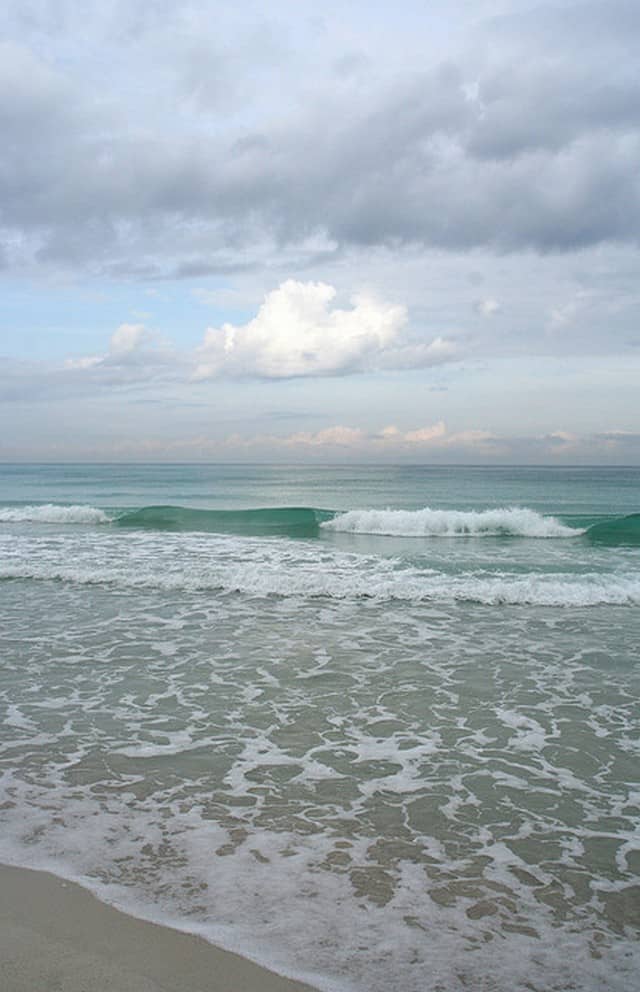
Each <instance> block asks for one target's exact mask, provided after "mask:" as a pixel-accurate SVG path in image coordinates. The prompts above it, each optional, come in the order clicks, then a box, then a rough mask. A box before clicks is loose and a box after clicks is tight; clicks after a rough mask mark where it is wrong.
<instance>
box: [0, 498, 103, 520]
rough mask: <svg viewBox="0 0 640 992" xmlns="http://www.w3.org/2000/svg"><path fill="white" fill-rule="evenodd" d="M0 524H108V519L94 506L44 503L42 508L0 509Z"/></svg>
mask: <svg viewBox="0 0 640 992" xmlns="http://www.w3.org/2000/svg"><path fill="white" fill-rule="evenodd" d="M0 522H2V523H12V524H20V523H36V524H106V523H109V517H108V516H107V514H106V513H105V512H104V510H99V509H98V508H97V507H95V506H84V505H77V506H61V505H59V504H57V503H45V504H43V505H42V506H4V507H0Z"/></svg>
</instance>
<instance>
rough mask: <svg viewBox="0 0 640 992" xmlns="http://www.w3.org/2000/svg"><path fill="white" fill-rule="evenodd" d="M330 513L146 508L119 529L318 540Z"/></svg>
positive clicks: (122, 520) (295, 509) (120, 522)
mask: <svg viewBox="0 0 640 992" xmlns="http://www.w3.org/2000/svg"><path fill="white" fill-rule="evenodd" d="M332 516H333V513H332V512H331V511H330V510H317V509H314V508H313V507H306V506H294V507H274V508H267V509H259V510H191V509H187V508H186V507H182V506H145V507H144V508H143V509H141V510H133V511H132V512H131V513H125V514H124V515H123V516H121V517H118V518H117V520H115V521H114V523H115V524H116V525H117V526H118V527H136V528H138V529H148V530H169V531H212V532H215V533H216V534H242V535H256V536H259V537H268V536H269V535H276V534H282V535H285V536H286V537H317V536H318V530H319V526H320V524H321V522H322V521H323V520H329V519H331V517H332Z"/></svg>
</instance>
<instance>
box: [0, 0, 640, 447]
mask: <svg viewBox="0 0 640 992" xmlns="http://www.w3.org/2000/svg"><path fill="white" fill-rule="evenodd" d="M0 136H1V140H0V422H1V423H2V425H3V429H2V431H0V460H3V461H20V460H39V461H83V460H87V461H200V460H203V461H220V462H226V461H240V462H242V461H249V462H255V461H276V462H298V461H300V462H333V463H335V462H345V461H348V462H350V461H358V462H393V463H402V462H410V463H476V464H479V463H487V464H505V463H506V464H509V463H516V464H517V463H522V464H570V463H571V464H594V463H602V464H640V321H639V317H640V253H639V250H638V248H639V239H640V4H639V3H638V2H637V0H606V2H601V0H591V2H565V0H551V2H549V3H533V2H530V0H431V2H429V0H422V2H409V0H400V2H399V3H397V4H389V3H388V2H384V3H383V2H378V0H366V2H364V0H341V2H334V0H324V2H323V3H322V4H319V3H317V2H314V3H311V2H307V0H296V2H295V3H293V2H292V0H288V2H282V0H272V2H271V3H269V4H258V3H254V2H252V0H242V2H240V3H237V4H233V5H231V4H226V3H221V2H214V0H208V2H207V0H191V2H182V0H171V2H169V0H145V2H144V3H142V2H141V0H127V2H125V0H99V2H94V0H82V2H80V0H17V2H14V0H5V3H3V5H2V10H1V12H0Z"/></svg>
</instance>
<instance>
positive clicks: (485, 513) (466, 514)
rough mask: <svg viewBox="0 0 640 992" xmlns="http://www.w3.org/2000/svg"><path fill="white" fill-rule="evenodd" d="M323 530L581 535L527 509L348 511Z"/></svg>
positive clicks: (393, 534)
mask: <svg viewBox="0 0 640 992" xmlns="http://www.w3.org/2000/svg"><path fill="white" fill-rule="evenodd" d="M320 526H321V527H323V528H325V529H326V530H333V531H339V532H340V533H350V534H379V535H381V536H387V537H489V536H509V537H535V538H553V537H556V538H557V537H577V536H578V535H580V534H582V533H584V531H582V530H579V529H577V528H574V527H567V526H566V525H565V524H562V523H560V521H559V520H556V518H555V517H543V516H542V515H541V514H540V513H536V511H535V510H530V509H528V508H527V507H503V508H501V509H496V510H432V509H430V508H429V507H425V508H424V509H422V510H348V511H347V512H346V513H340V514H338V515H337V516H335V517H334V518H333V519H332V520H327V521H325V522H324V523H322V524H321V525H320Z"/></svg>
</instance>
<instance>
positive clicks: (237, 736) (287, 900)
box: [0, 466, 640, 992]
mask: <svg viewBox="0 0 640 992" xmlns="http://www.w3.org/2000/svg"><path fill="white" fill-rule="evenodd" d="M0 478H1V479H2V482H3V484H2V490H1V492H0V495H1V496H2V499H3V503H2V504H1V505H0V578H2V580H3V581H0V597H1V600H0V603H1V608H0V618H1V621H2V641H3V647H2V667H1V670H0V715H3V717H4V724H3V727H2V737H1V740H2V747H1V749H0V759H1V761H2V765H1V767H2V769H3V773H2V780H1V781H2V786H1V788H2V800H1V808H0V819H1V821H2V831H1V833H0V857H2V858H3V859H4V860H7V861H12V862H14V863H20V864H29V865H33V866H41V867H48V868H50V869H53V870H55V871H57V872H58V873H59V874H63V875H67V876H68V877H73V878H76V879H80V880H82V881H84V883H85V884H88V885H89V886H90V887H91V888H93V889H94V891H97V892H98V893H99V894H101V895H102V896H103V897H104V898H107V899H109V900H110V901H113V902H116V903H117V904H119V905H121V906H123V907H126V908H129V909H133V910H134V911H136V912H138V913H140V914H142V915H145V916H148V917H151V918H154V919H161V920H166V921H171V922H174V923H178V924H179V925H181V926H183V927H186V928H188V929H192V930H194V931H196V932H200V933H203V934H205V935H206V936H208V937H209V938H210V939H212V940H215V941H216V942H218V943H221V944H223V945H225V946H229V947H233V948H236V949H239V950H241V951H243V952H245V953H247V954H249V955H251V956H253V957H255V958H257V959H258V960H261V961H264V962H265V963H268V964H271V965H273V966H275V967H277V968H279V969H280V970H284V971H286V972H287V973H289V974H295V975H300V976H303V977H304V976H307V977H308V976H312V977H313V979H314V980H315V982H316V983H317V984H319V985H321V986H322V987H324V988H327V989H330V988H331V989H349V988H353V989H363V990H365V989H366V990H373V992H376V990H383V989H384V990H388V989H394V990H396V989H397V990H399V992H414V990H415V992H418V990H420V992H422V990H434V992H435V990H440V989H442V990H445V989H446V990H447V992H457V990H463V989H468V988H473V989H487V990H488V989H495V990H505V992H506V990H511V989H513V988H531V989H535V990H540V992H543V990H544V992H550V990H555V989H567V988H572V987H575V988H576V989H577V988H579V989H587V990H596V989H598V990H605V989H606V990H609V989H612V990H613V989H615V990H623V989H624V990H625V992H626V990H628V989H629V988H630V987H631V981H632V978H631V976H632V975H633V974H634V973H637V968H638V965H640V960H639V954H638V950H637V948H638V943H637V936H638V929H639V928H640V877H639V876H640V830H639V828H638V823H639V814H640V782H639V776H638V767H640V765H639V762H638V758H639V751H640V746H639V743H638V742H639V739H640V733H639V731H640V727H639V723H640V708H639V707H638V690H639V678H638V675H639V666H638V657H639V646H640V620H639V615H638V605H639V604H640V549H639V548H638V546H637V545H636V544H634V543H633V534H634V524H633V520H632V521H631V524H629V523H626V524H624V528H626V532H627V533H628V534H631V537H630V538H629V537H628V538H627V540H626V543H625V542H623V543H613V542H611V541H610V542H609V543H607V542H606V541H605V542H594V541H592V540H590V539H589V528H591V527H594V526H595V527H598V526H602V525H603V524H604V525H606V526H608V527H610V526H611V525H612V524H614V525H615V526H617V530H616V533H617V535H618V537H619V535H620V529H621V526H622V525H620V524H619V523H616V522H618V521H621V520H624V518H628V517H629V515H630V514H632V513H633V512H634V511H635V510H636V509H637V508H638V504H637V502H636V498H637V494H638V484H639V483H640V472H639V471H638V470H603V469H599V470H575V469H574V470H567V471H564V470H559V469H555V470H532V469H522V470H517V469H509V470H479V469H437V470H429V469H385V468H379V467H378V468H362V469H349V470H346V469H344V468H342V469H337V470H332V469H325V470H319V469H285V468H263V467H249V468H246V469H243V468H240V467H232V468H228V467H227V468H220V469H219V468H216V467H206V466H197V467H191V466H180V467H178V466H170V467H161V466H146V467H137V468H135V469H133V470H128V469H126V468H124V467H123V466H119V467H108V466H96V467H93V466H79V467H58V468H55V467H51V466H47V467H31V468H25V467H9V468H7V467H3V468H2V469H1V470H0ZM51 506H53V507H54V508H55V509H53V510H52V509H50V507H51ZM78 506H81V507H83V509H82V510H77V509H75V508H76V507H78ZM151 506H155V507H158V506H161V507H181V508H182V511H184V512H181V513H177V514H176V513H175V512H174V513H173V514H172V515H170V516H171V523H170V529H165V527H164V524H166V520H167V517H166V511H163V512H164V517H162V515H161V520H160V524H161V526H158V516H157V513H155V511H154V513H146V517H145V516H144V515H143V519H142V521H140V519H138V524H139V526H136V525H135V518H134V519H133V521H132V520H131V519H129V520H128V521H123V517H126V516H128V515H130V514H132V513H133V514H135V513H138V514H139V512H140V510H142V509H143V508H144V507H151ZM290 506H297V507H302V508H306V513H307V515H306V516H305V517H304V521H303V522H304V527H305V528H306V530H305V532H304V533H303V534H302V535H300V533H299V531H296V530H295V529H294V531H293V532H292V530H291V519H290V518H289V517H288V516H287V513H286V511H285V513H284V514H283V513H280V514H279V515H278V514H276V517H277V518H278V520H277V525H278V528H279V529H278V530H276V532H275V533H274V530H273V520H274V516H273V515H271V516H269V517H268V521H267V522H268V524H269V526H268V527H266V526H265V519H264V517H263V518H256V516H255V515H249V516H248V517H247V515H244V516H243V515H242V514H238V511H239V510H246V509H257V508H261V507H283V508H284V507H290ZM88 507H89V508H90V509H87V508H88ZM425 507H429V511H427V510H425ZM70 508H71V509H70ZM318 508H322V509H323V510H324V511H327V512H326V513H325V514H324V515H323V514H320V515H318V514H317V512H316V511H317V510H318ZM194 509H199V510H207V511H215V512H214V513H213V514H212V515H208V516H206V523H207V526H206V527H198V520H200V521H201V522H202V518H201V517H200V518H199V517H198V516H197V515H196V516H195V517H194V516H193V515H190V513H189V512H187V511H192V510H194ZM221 511H233V512H232V513H231V516H230V517H229V516H227V517H226V518H224V516H223V517H221V516H220V512H221ZM347 511H355V512H352V513H351V515H346V514H347ZM370 511H376V512H375V513H371V512H370ZM397 511H404V514H401V515H398V513H397ZM488 511H490V512H488ZM498 511H499V512H498ZM310 512H313V513H314V514H315V516H314V519H313V526H311V525H310V524H309V520H308V514H309V513H310ZM216 514H217V516H216ZM471 514H475V515H471ZM283 518H286V519H284V527H283V526H282V525H283ZM551 518H552V519H551ZM222 519H226V524H225V525H223V524H221V523H220V521H221V520H222ZM118 521H120V522H119V523H118ZM123 523H124V525H123ZM298 523H299V520H298ZM310 526H311V531H310V532H309V527H310ZM216 527H217V529H216ZM465 528H466V530H465ZM614 529H615V527H614ZM443 534H444V536H442V535H443Z"/></svg>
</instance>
